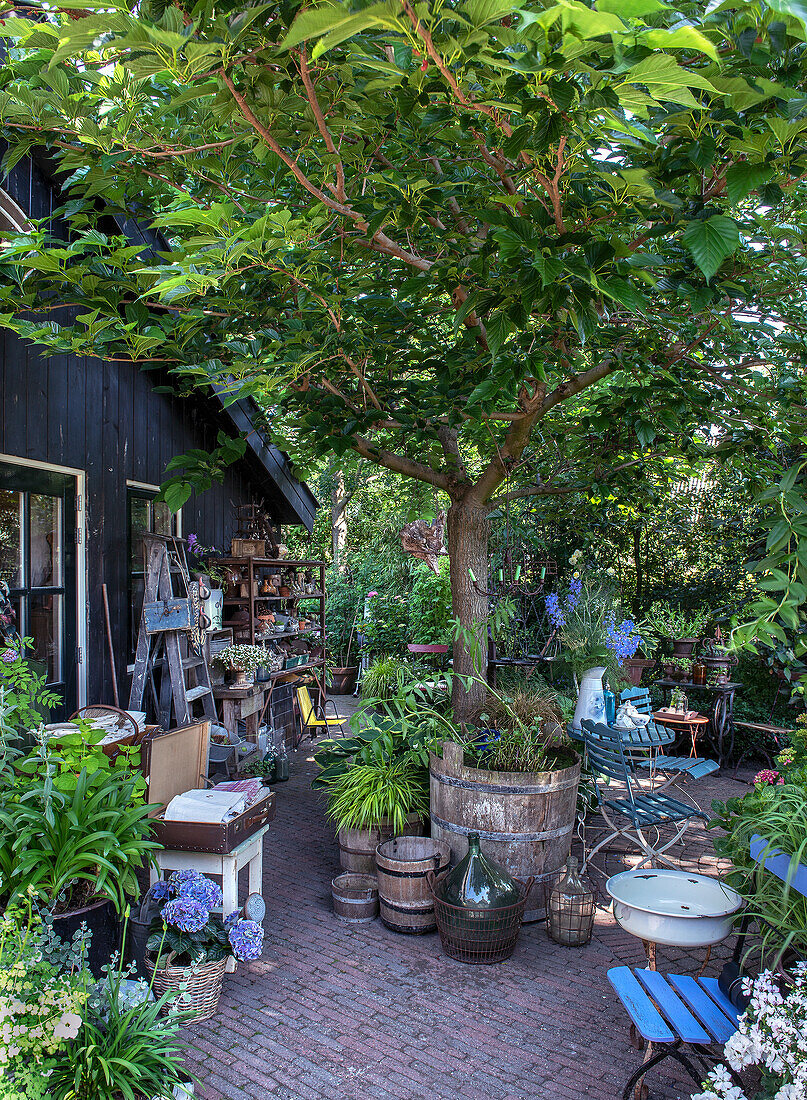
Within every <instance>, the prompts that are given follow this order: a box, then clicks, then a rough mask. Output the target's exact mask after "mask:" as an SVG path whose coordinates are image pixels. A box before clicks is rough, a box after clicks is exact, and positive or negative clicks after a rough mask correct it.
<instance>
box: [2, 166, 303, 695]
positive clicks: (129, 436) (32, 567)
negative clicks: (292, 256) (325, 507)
mask: <svg viewBox="0 0 807 1100" xmlns="http://www.w3.org/2000/svg"><path fill="white" fill-rule="evenodd" d="M60 200H61V195H60V191H59V186H58V183H57V182H56V181H55V180H54V178H53V176H52V174H51V173H50V172H49V170H48V165H47V163H46V162H40V161H38V160H36V159H25V160H22V161H20V162H19V163H18V164H17V165H16V166H15V168H14V169H13V171H12V172H11V173H10V175H9V176H8V178H7V179H6V180H5V181H4V182H3V190H2V191H0V227H2V228H3V229H19V228H22V227H23V226H24V223H25V220H26V219H27V218H29V217H31V218H38V217H45V216H47V215H49V214H50V213H52V211H53V210H54V209H55V208H56V207H57V206H58V204H59V202H60ZM157 381H158V379H157V378H155V376H154V374H153V373H150V372H145V371H142V370H140V369H139V368H138V367H137V366H135V365H133V364H127V363H119V362H115V363H111V362H102V361H100V360H98V359H90V358H83V357H79V356H67V355H52V356H49V357H47V358H45V357H43V356H42V355H41V354H40V352H39V351H37V350H36V349H35V348H34V347H33V346H31V345H28V344H26V343H25V342H24V341H22V340H20V339H19V338H18V337H16V336H15V335H14V334H13V333H10V332H8V331H3V330H0V406H2V412H3V415H2V418H1V419H0V580H5V581H6V582H7V583H8V585H9V588H10V589H11V594H12V603H13V605H14V607H15V610H16V612H17V620H18V624H19V627H20V629H21V632H22V633H24V634H26V635H28V636H31V637H33V639H34V644H35V653H36V656H37V657H38V658H39V659H40V660H41V661H43V662H44V663H45V664H46V665H47V668H48V671H49V679H50V680H51V682H52V683H53V684H54V685H55V686H56V688H57V689H58V690H59V691H60V692H61V693H62V694H63V696H64V707H63V708H62V709H63V710H65V711H66V712H67V713H68V714H69V713H71V711H72V710H73V709H75V707H76V706H77V705H81V704H82V703H84V702H100V701H104V702H108V701H110V700H111V698H112V690H111V688H112V685H111V674H110V671H109V663H108V660H107V659H106V640H105V627H104V608H103V600H102V585H103V584H104V583H106V585H107V591H108V595H109V603H110V618H111V625H112V636H113V645H114V650H115V656H116V662H117V667H118V670H119V680H120V683H119V688H120V690H121V694H122V697H124V698H125V697H126V696H127V694H128V687H127V683H126V682H125V681H124V678H123V671H124V670H125V669H126V667H127V664H128V663H129V662H130V657H131V653H132V631H133V624H136V622H137V619H138V617H139V611H135V610H133V604H134V605H135V606H136V603H137V590H138V587H139V583H140V577H139V571H140V570H141V569H142V564H141V561H142V559H141V555H140V545H139V544H140V538H141V535H142V533H143V532H144V531H146V530H157V531H161V532H163V533H168V532H172V531H173V532H174V533H178V534H184V535H187V534H189V533H191V532H195V533H196V534H197V536H198V538H199V539H200V541H201V542H202V543H204V544H205V545H209V546H215V547H217V548H221V549H224V550H228V549H229V542H230V538H231V535H232V529H233V513H234V506H235V505H238V504H245V503H249V502H252V501H264V502H265V504H266V507H267V510H268V511H269V513H270V515H271V517H272V519H273V521H274V522H276V523H277V524H300V525H302V526H304V527H306V528H307V529H308V530H309V531H310V530H311V528H312V526H313V522H314V514H315V510H316V508H317V502H316V500H315V498H314V497H313V495H312V493H311V491H310V490H309V489H308V487H307V486H306V485H305V484H304V483H302V482H301V481H299V480H298V479H297V478H295V477H294V475H293V473H292V471H291V468H290V464H289V461H288V459H287V458H286V456H285V455H284V454H283V453H282V452H281V451H280V450H279V449H278V448H277V447H276V446H274V445H273V444H272V442H271V440H270V439H269V438H268V437H267V435H266V433H265V432H264V431H263V430H262V429H260V428H258V427H257V426H256V416H255V414H256V411H257V410H256V409H255V407H254V406H252V405H251V403H250V402H248V401H243V400H242V401H237V402H236V403H235V404H233V405H229V406H227V407H225V405H224V403H223V401H222V399H221V397H220V396H219V395H217V394H215V393H211V394H210V396H209V397H208V398H205V397H204V396H202V395H200V396H198V397H195V398H190V399H188V398H179V397H177V396H175V395H172V394H171V393H166V392H155V384H156V382H157ZM222 428H224V429H225V430H226V431H227V432H228V434H229V435H234V434H235V433H236V432H239V433H241V434H243V435H245V436H246V438H247V443H248V447H247V451H246V453H245V456H244V458H243V459H242V460H241V461H239V462H238V463H236V464H235V465H234V466H231V467H230V468H229V470H228V471H227V473H226V476H225V478H224V481H223V482H222V483H220V484H214V486H213V488H211V489H210V490H208V491H207V492H206V493H203V494H201V495H198V496H196V495H194V496H192V497H191V499H190V500H189V501H188V503H187V504H186V505H185V506H184V507H183V508H182V510H181V512H180V513H179V514H178V515H177V516H174V517H172V516H171V515H170V513H169V512H168V509H167V508H166V507H165V505H161V504H159V503H158V502H156V501H155V500H154V497H155V495H156V493H157V489H158V487H159V484H160V482H161V481H162V480H163V479H164V476H165V467H166V463H167V462H168V460H169V459H170V458H172V457H173V456H174V455H177V454H183V453H185V452H186V451H188V450H190V449H191V448H195V447H200V448H206V449H211V448H212V447H214V446H215V441H216V436H217V434H218V432H219V431H220V430H221V429H222Z"/></svg>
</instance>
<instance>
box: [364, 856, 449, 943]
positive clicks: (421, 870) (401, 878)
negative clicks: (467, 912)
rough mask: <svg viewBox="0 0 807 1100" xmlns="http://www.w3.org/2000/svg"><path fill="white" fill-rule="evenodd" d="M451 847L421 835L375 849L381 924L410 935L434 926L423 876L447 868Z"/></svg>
mask: <svg viewBox="0 0 807 1100" xmlns="http://www.w3.org/2000/svg"><path fill="white" fill-rule="evenodd" d="M450 859H451V848H450V847H449V846H448V844H445V843H443V842H442V841H438V840H430V839H429V838H428V837H422V836H399V837H394V838H393V839H392V840H385V841H384V843H383V844H379V845H378V847H377V848H376V850H375V863H376V873H377V876H378V902H379V907H380V914H381V920H382V922H383V923H384V924H385V925H386V926H387V928H391V929H392V931H393V932H405V933H408V934H409V935H412V936H419V935H422V933H424V932H433V931H434V930H435V928H436V927H437V922H436V921H435V917H434V899H433V898H432V893H431V890H430V889H429V884H428V882H427V881H426V876H427V875H428V873H429V872H430V871H433V872H435V873H437V872H438V871H442V870H443V868H445V867H448V864H449V861H450Z"/></svg>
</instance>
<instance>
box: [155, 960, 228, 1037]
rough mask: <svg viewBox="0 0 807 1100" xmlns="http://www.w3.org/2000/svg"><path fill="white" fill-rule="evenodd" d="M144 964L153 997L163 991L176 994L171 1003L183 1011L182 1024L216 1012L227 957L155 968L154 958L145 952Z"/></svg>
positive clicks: (190, 1022)
mask: <svg viewBox="0 0 807 1100" xmlns="http://www.w3.org/2000/svg"><path fill="white" fill-rule="evenodd" d="M145 966H146V971H147V973H148V976H149V980H151V977H152V975H153V976H154V985H153V987H152V988H153V990H154V995H155V997H161V996H162V995H163V993H176V994H177V996H176V998H175V1000H174V1001H173V1006H172V1007H174V1008H177V1009H179V1010H180V1012H182V1013H183V1019H182V1023H183V1024H195V1023H198V1022H199V1021H200V1020H209V1019H210V1017H211V1016H215V1015H216V1013H217V1012H218V1008H219V997H220V995H221V984H222V982H223V980H224V971H225V969H226V967H227V960H226V958H225V959H219V960H218V961H217V962H206V963H198V964H197V965H196V966H166V967H162V966H161V967H158V968H157V970H155V969H154V960H153V959H152V958H150V957H149V956H146V960H145Z"/></svg>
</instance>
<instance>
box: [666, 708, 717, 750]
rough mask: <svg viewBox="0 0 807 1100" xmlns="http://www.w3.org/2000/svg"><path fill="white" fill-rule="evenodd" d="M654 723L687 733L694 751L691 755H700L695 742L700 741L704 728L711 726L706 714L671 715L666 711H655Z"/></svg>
mask: <svg viewBox="0 0 807 1100" xmlns="http://www.w3.org/2000/svg"><path fill="white" fill-rule="evenodd" d="M653 721H654V722H658V723H659V724H660V725H662V726H668V727H670V728H671V729H679V730H683V731H684V732H685V733H688V734H689V736H690V737H691V739H692V751H691V752H690V754H689V755H690V756H697V755H698V753H697V749H696V747H695V742H696V741H697V739H698V734H699V733H700V732H701V731H702V730H703V727H704V726H708V725H709V719H708V718H707V717H706V715H705V714H691V715H689V716H687V715H684V714H680V715H676V714H670V713H669V711H664V710H655V711H653Z"/></svg>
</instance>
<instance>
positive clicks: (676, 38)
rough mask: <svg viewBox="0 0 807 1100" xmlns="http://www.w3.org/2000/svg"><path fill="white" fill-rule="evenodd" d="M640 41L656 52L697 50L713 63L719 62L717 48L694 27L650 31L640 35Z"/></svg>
mask: <svg viewBox="0 0 807 1100" xmlns="http://www.w3.org/2000/svg"><path fill="white" fill-rule="evenodd" d="M641 38H642V41H643V42H644V43H645V45H647V46H651V47H652V48H653V49H658V50H670V49H675V48H676V47H679V48H680V49H684V50H697V51H698V52H699V53H705V54H706V56H707V57H711V58H712V60H713V61H718V60H719V55H718V52H717V48H716V46H715V44H714V43H713V42H710V41H709V39H708V38H707V37H706V35H705V34H701V32H700V31H699V30H696V28H695V27H676V28H675V30H666V29H660V30H651V31H644V32H643V33H642V36H641Z"/></svg>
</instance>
